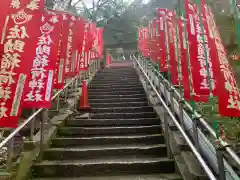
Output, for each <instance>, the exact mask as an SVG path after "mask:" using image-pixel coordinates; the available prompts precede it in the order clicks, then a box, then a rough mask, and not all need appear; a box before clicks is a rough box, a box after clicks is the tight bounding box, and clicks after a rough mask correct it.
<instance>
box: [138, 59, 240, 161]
mask: <svg viewBox="0 0 240 180" xmlns="http://www.w3.org/2000/svg"><path fill="white" fill-rule="evenodd" d="M134 58H136V57H134ZM153 70H154V71H155V73H157V75H158V76H160V77H161V78H162V79H164V82H165V83H167V85H168V86H169V87H171V88H172V89H173V90H174V93H175V94H176V95H177V97H178V98H179V99H180V98H181V95H180V94H179V92H178V91H177V89H176V88H175V87H174V86H172V85H171V84H170V83H169V81H167V80H166V79H165V78H164V77H163V76H162V75H161V74H160V72H159V71H157V70H156V69H154V68H153ZM184 104H185V105H186V107H187V108H188V109H189V110H190V111H191V112H193V109H192V107H191V105H190V104H189V103H188V102H187V101H184ZM194 115H195V116H196V117H200V118H199V121H200V122H201V124H202V125H203V126H204V127H205V128H206V129H207V130H208V132H209V133H210V134H211V136H213V137H214V138H215V139H216V140H217V136H216V133H215V131H214V130H213V129H212V128H211V127H210V126H209V124H208V123H207V122H206V121H205V120H204V119H203V118H202V117H201V115H200V114H199V113H197V112H196V111H195V112H194ZM219 140H220V144H221V145H222V146H224V147H226V148H225V149H226V151H227V152H228V154H229V155H230V156H231V157H232V158H233V159H234V160H235V162H236V163H237V165H238V166H240V158H239V156H238V155H237V154H236V153H235V152H234V151H233V150H232V148H231V147H229V146H230V145H229V144H228V143H227V142H225V141H224V140H222V139H221V138H219Z"/></svg>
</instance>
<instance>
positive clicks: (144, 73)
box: [133, 58, 217, 180]
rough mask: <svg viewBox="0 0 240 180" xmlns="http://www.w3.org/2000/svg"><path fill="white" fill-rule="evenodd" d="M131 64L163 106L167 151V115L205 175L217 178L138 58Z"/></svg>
mask: <svg viewBox="0 0 240 180" xmlns="http://www.w3.org/2000/svg"><path fill="white" fill-rule="evenodd" d="M133 64H134V67H135V68H139V70H140V72H141V73H142V74H143V78H144V79H145V83H146V89H147V91H149V90H148V89H149V86H148V85H150V87H151V89H152V90H153V91H154V93H155V94H156V96H157V97H158V99H159V100H160V103H161V104H162V107H163V108H164V110H165V112H164V116H163V121H164V132H165V138H166V143H167V148H168V153H169V152H170V151H171V150H170V144H169V143H170V142H169V130H168V127H169V125H168V119H167V115H168V116H169V117H170V118H171V119H172V121H173V123H174V124H175V125H176V127H177V128H178V130H179V131H180V132H181V134H182V136H183V138H184V140H185V141H186V143H187V144H188V146H189V147H190V149H191V150H192V152H193V154H194V155H195V157H196V158H197V160H198V161H199V163H200V164H201V166H202V168H203V170H204V171H205V172H206V174H207V176H208V177H209V179H210V180H217V178H216V177H215V175H214V174H213V172H212V171H211V169H210V168H209V167H208V165H207V164H206V163H205V161H204V159H203V158H202V156H201V155H200V153H199V152H198V150H197V149H196V148H195V147H194V145H193V143H192V142H191V140H190V139H189V137H188V135H187V134H186V133H185V131H184V130H183V128H182V127H181V125H180V124H179V122H178V120H177V119H176V118H175V116H174V115H173V113H172V112H171V110H170V109H169V107H168V106H167V105H166V103H165V102H164V100H163V99H162V97H161V95H160V94H159V92H158V90H157V89H156V87H155V86H154V85H153V83H152V81H151V80H150V78H149V77H148V75H147V73H146V72H145V70H144V69H143V67H142V66H141V64H140V62H138V60H137V59H136V58H133ZM169 157H170V156H169Z"/></svg>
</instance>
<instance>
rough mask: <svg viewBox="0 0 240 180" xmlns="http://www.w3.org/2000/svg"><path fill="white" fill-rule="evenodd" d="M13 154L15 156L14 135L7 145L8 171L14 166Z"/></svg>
mask: <svg viewBox="0 0 240 180" xmlns="http://www.w3.org/2000/svg"><path fill="white" fill-rule="evenodd" d="M13 156H14V137H12V138H11V139H10V140H9V141H8V145H7V162H6V170H7V171H9V170H10V169H11V167H12V159H13Z"/></svg>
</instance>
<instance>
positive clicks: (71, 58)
mask: <svg viewBox="0 0 240 180" xmlns="http://www.w3.org/2000/svg"><path fill="white" fill-rule="evenodd" d="M68 19H69V21H70V24H69V32H68V41H67V57H66V64H65V74H66V76H67V77H72V76H73V74H74V72H75V68H74V67H75V66H74V65H75V55H76V54H75V52H74V49H73V48H74V38H73V37H74V31H75V24H76V18H75V17H74V16H71V15H68ZM73 52H74V53H73Z"/></svg>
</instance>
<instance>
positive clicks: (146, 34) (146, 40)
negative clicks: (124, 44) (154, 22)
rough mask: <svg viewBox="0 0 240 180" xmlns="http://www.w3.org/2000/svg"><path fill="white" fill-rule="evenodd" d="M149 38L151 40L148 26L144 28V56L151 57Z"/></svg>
mask: <svg viewBox="0 0 240 180" xmlns="http://www.w3.org/2000/svg"><path fill="white" fill-rule="evenodd" d="M148 40H149V33H148V28H143V42H142V43H143V56H144V57H149V45H148Z"/></svg>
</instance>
